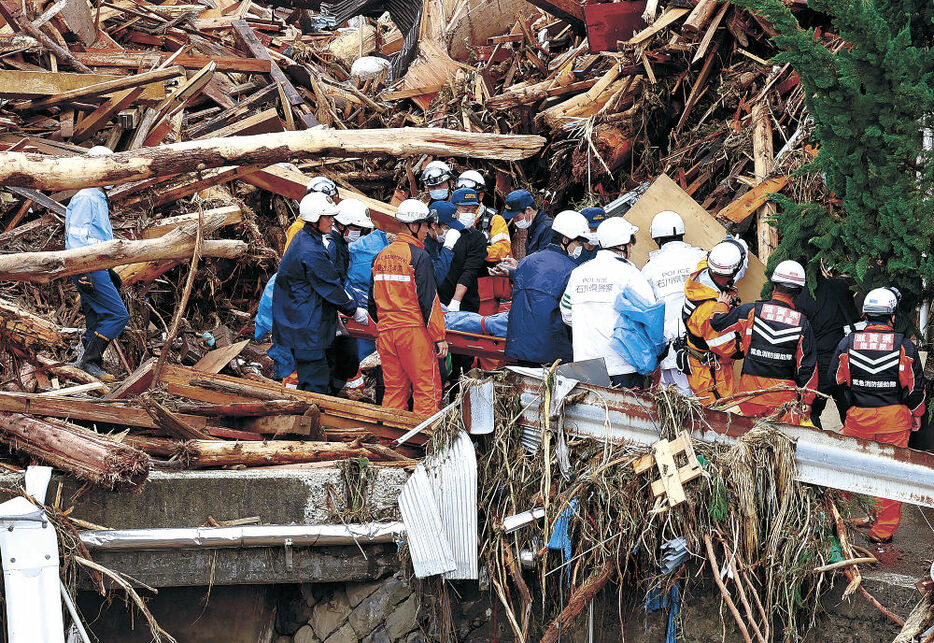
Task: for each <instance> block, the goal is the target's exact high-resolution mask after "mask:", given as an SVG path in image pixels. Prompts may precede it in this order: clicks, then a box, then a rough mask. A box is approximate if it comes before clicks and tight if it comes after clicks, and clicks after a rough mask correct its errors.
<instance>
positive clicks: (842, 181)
mask: <svg viewBox="0 0 934 643" xmlns="http://www.w3.org/2000/svg"><path fill="white" fill-rule="evenodd" d="M734 2H735V4H737V5H740V6H744V7H746V8H748V9H751V10H753V11H755V12H757V13H759V14H760V15H762V16H763V17H765V18H766V19H768V20H769V21H771V23H772V25H773V26H774V27H775V29H776V30H777V31H778V35H777V36H775V37H774V39H773V42H774V43H775V45H776V46H777V47H778V48H779V49H780V50H781V53H780V54H778V56H776V59H775V61H776V62H779V63H790V64H791V66H792V68H793V69H794V70H795V71H796V72H797V73H798V75H799V76H800V78H801V83H802V85H803V88H804V90H805V103H806V105H807V108H808V113H809V114H810V116H811V117H812V118H813V120H814V124H815V128H814V137H815V138H816V142H817V143H818V144H819V145H820V149H819V153H818V155H817V157H816V158H815V159H814V161H813V162H812V163H810V164H808V165H807V166H805V167H804V168H802V170H801V171H803V172H819V173H821V174H822V175H823V177H824V180H825V183H826V185H827V188H828V189H829V190H830V192H832V193H833V195H834V196H835V197H836V198H838V199H840V200H841V202H842V207H841V208H840V209H839V210H838V209H836V208H830V209H828V206H826V205H818V204H796V203H794V202H792V201H790V200H788V199H784V198H782V199H779V201H778V203H779V208H780V209H779V212H778V213H777V214H776V216H775V217H774V218H773V224H774V225H775V226H776V227H777V228H778V230H779V232H780V234H781V235H782V238H781V242H780V245H779V247H778V250H777V251H776V253H775V254H773V255H772V257H771V259H770V261H769V264H770V266H769V267H770V269H771V268H774V265H775V264H776V263H777V262H778V261H781V260H783V259H799V260H800V259H805V260H806V261H807V267H808V271H809V273H811V274H812V275H813V274H815V273H816V271H817V270H818V269H819V260H820V259H824V260H825V261H826V262H827V263H828V264H830V265H833V266H835V267H836V269H837V270H838V271H840V272H841V273H843V274H847V275H850V276H852V277H853V278H855V279H856V282H857V284H858V287H859V289H860V290H861V291H866V290H869V289H871V288H874V287H878V286H883V285H894V286H897V287H898V288H899V289H900V290H901V291H902V293H903V296H904V299H903V302H904V304H906V305H908V306H913V305H914V304H916V303H917V302H918V301H920V300H921V299H922V298H924V299H929V298H931V296H932V293H934V168H932V164H931V163H930V162H929V159H930V154H927V153H925V152H924V151H923V134H922V128H923V127H924V126H931V125H932V115H934V49H932V44H934V2H931V0H810V2H809V7H810V8H811V9H814V10H816V11H820V12H822V13H825V14H827V15H829V16H830V17H831V19H832V21H833V24H834V26H835V28H836V30H837V32H838V33H839V35H840V37H841V38H842V39H843V40H844V41H845V42H846V46H845V47H843V48H841V49H840V50H839V51H838V52H837V53H831V52H830V51H829V50H828V49H827V48H826V47H825V46H823V45H822V44H821V43H820V42H818V41H817V40H816V39H815V37H814V32H813V30H804V29H802V28H801V26H800V25H799V24H798V22H797V20H796V19H795V17H794V15H792V13H791V11H790V10H789V9H788V7H786V6H785V5H783V4H782V2H781V0H734ZM812 283H813V282H812ZM922 283H924V284H925V285H924V286H922Z"/></svg>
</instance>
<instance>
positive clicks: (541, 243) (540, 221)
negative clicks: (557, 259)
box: [525, 210, 554, 257]
mask: <svg viewBox="0 0 934 643" xmlns="http://www.w3.org/2000/svg"><path fill="white" fill-rule="evenodd" d="M552 223H554V219H552V218H551V217H550V216H548V215H547V214H545V213H544V212H543V211H542V210H539V211H538V214H536V215H535V218H534V219H532V225H530V226H529V235H528V237H527V239H528V240H527V241H526V242H525V256H526V257H527V256H529V255H530V254H532V253H533V252H538V251H539V250H544V249H545V248H547V247H548V246H549V244H551V224H552Z"/></svg>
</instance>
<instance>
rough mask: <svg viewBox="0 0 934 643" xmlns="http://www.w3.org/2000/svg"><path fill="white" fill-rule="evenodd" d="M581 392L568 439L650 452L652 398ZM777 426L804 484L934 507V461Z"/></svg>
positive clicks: (704, 436) (698, 421)
mask: <svg viewBox="0 0 934 643" xmlns="http://www.w3.org/2000/svg"><path fill="white" fill-rule="evenodd" d="M541 384H542V382H541V380H538V379H536V378H533V377H528V376H526V377H523V378H522V379H521V381H520V388H521V390H522V396H521V401H522V404H523V407H524V408H525V412H524V414H523V419H522V421H523V423H524V424H526V425H527V426H533V427H538V426H539V407H540V397H541V396H540V389H541ZM581 386H582V387H583V389H584V390H586V391H588V393H587V396H586V397H585V398H584V399H583V400H582V401H581V402H580V403H578V404H573V405H569V406H566V407H565V410H564V413H565V415H564V426H565V428H566V429H567V430H568V432H569V433H571V434H573V435H578V436H589V437H592V438H595V439H598V440H609V441H611V442H615V443H630V444H639V445H645V446H648V445H651V444H653V443H654V442H656V441H658V439H659V430H658V428H657V427H658V426H659V424H658V418H659V416H658V412H657V409H656V405H655V402H654V401H653V400H652V399H650V398H649V397H647V396H642V395H637V394H634V393H632V392H629V391H619V390H611V389H605V388H601V387H593V386H589V385H581ZM581 386H579V387H578V388H577V389H575V391H579V390H581ZM754 425H755V421H754V420H752V419H751V418H746V417H742V416H739V415H734V414H730V413H725V412H722V411H711V410H706V409H705V410H703V411H702V412H701V414H700V415H699V416H698V417H696V418H695V425H694V426H693V427H688V426H686V427H684V428H685V429H691V433H692V437H693V438H694V439H696V440H700V441H702V442H708V443H720V444H727V445H729V444H735V443H736V442H737V441H738V440H739V438H740V437H741V436H742V434H743V433H745V432H746V431H748V430H749V429H751V428H753V426H754ZM775 426H776V427H777V428H778V429H779V430H780V431H782V433H784V434H785V435H787V436H788V437H790V438H792V439H793V440H794V441H795V444H796V446H795V459H796V461H797V464H798V472H797V479H798V480H799V481H801V482H805V483H808V484H814V485H819V486H822V487H831V488H833V489H840V490H842V491H850V492H854V493H861V494H866V495H871V496H879V497H882V498H889V499H891V500H899V501H902V502H908V503H911V504H915V505H922V506H925V507H934V454H931V453H927V452H924V451H915V450H913V449H906V448H901V447H895V446H892V445H887V444H880V443H878V442H873V441H871V440H862V439H859V438H851V437H846V436H844V435H841V434H839V433H834V432H831V431H822V430H820V429H812V428H808V427H801V426H793V425H789V424H775Z"/></svg>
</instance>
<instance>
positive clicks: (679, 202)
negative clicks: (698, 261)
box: [625, 174, 765, 302]
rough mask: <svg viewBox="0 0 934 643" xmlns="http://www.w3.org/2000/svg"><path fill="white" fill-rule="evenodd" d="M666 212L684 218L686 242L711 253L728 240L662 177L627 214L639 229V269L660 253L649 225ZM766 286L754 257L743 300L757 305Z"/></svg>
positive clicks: (635, 257) (701, 210)
mask: <svg viewBox="0 0 934 643" xmlns="http://www.w3.org/2000/svg"><path fill="white" fill-rule="evenodd" d="M662 210H674V211H675V212H677V213H678V214H680V215H681V218H682V219H684V226H685V230H686V234H685V235H684V240H685V241H687V242H688V243H690V244H692V245H695V246H697V247H699V248H703V249H704V250H710V249H711V248H712V247H713V246H714V245H715V244H716V243H717V242H719V241H722V240H723V238H724V237H725V236H726V230H725V229H724V227H723V226H722V225H721V224H720V222H718V221H717V220H716V219H715V218H714V217H713V216H712V215H711V214H710V213H709V212H707V210H705V209H704V208H702V207H701V206H700V204H699V203H698V202H697V201H695V200H694V199H692V198H691V196H690V195H689V194H688V193H687V192H685V191H684V190H682V189H681V187H680V186H679V185H678V184H677V183H675V182H674V181H672V180H671V179H670V178H669V177H668V176H667V175H665V174H662V175H661V176H659V177H658V178H657V179H655V182H654V183H653V184H652V186H651V187H650V188H649V189H648V190H646V192H645V194H643V195H642V198H640V199H639V200H638V201H637V202H636V204H635V205H634V206H633V207H632V209H631V210H629V212H627V213H626V214H625V218H626V220H627V221H629V222H630V223H632V224H633V225H636V226H638V227H639V232H638V234H637V235H636V245H635V246H634V247H633V249H632V254H631V255H630V259H631V260H632V261H633V262H634V263H635V264H636V265H637V266H638V267H639V268H642V266H644V265H645V262H646V261H647V260H648V256H649V252H650V251H652V250H656V249H658V246H657V245H655V242H654V241H652V238H651V237H650V236H649V225H651V223H652V217H654V216H655V215H656V214H658V213H659V212H661V211H662ZM764 283H765V266H764V265H763V264H762V262H761V261H759V259H758V257H754V256H752V255H750V256H749V268H748V269H747V271H746V276H745V277H743V279H742V280H740V282H739V284H738V286H739V296H740V297H741V298H742V300H743V301H744V302H750V301H756V300H757V299H759V293H760V292H761V291H762V285H763V284H764Z"/></svg>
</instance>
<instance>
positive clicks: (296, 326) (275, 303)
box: [272, 225, 357, 358]
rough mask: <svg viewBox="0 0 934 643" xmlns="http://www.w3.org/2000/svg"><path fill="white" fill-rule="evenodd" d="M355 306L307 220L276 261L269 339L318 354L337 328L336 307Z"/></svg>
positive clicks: (347, 311) (348, 312) (349, 312)
mask: <svg viewBox="0 0 934 643" xmlns="http://www.w3.org/2000/svg"><path fill="white" fill-rule="evenodd" d="M356 309H357V304H356V302H355V301H354V299H353V298H352V297H351V296H350V295H349V294H348V293H347V291H346V290H344V286H343V284H341V283H340V280H339V278H338V275H337V270H335V268H334V264H333V263H332V261H331V258H330V257H329V256H328V251H327V249H326V248H325V247H324V241H323V239H322V236H321V234H319V233H318V232H317V231H315V230H314V228H312V227H311V226H310V225H306V226H305V227H304V228H302V229H301V230H300V231H299V232H298V234H296V235H295V237H294V238H293V239H292V243H290V244H289V247H288V249H287V250H286V251H285V254H284V255H283V256H282V261H281V262H280V263H279V271H278V273H277V275H276V284H275V286H274V289H273V295H272V337H273V341H274V342H275V343H276V344H279V345H280V346H283V347H285V348H289V349H291V350H292V351H293V353H294V352H295V351H296V350H299V351H311V352H320V353H321V356H322V358H323V355H324V351H325V350H326V349H327V348H329V347H330V346H331V344H332V343H333V342H334V337H335V335H336V333H337V312H338V311H340V312H342V313H344V314H346V315H352V314H353V313H354V311H355V310H356Z"/></svg>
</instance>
